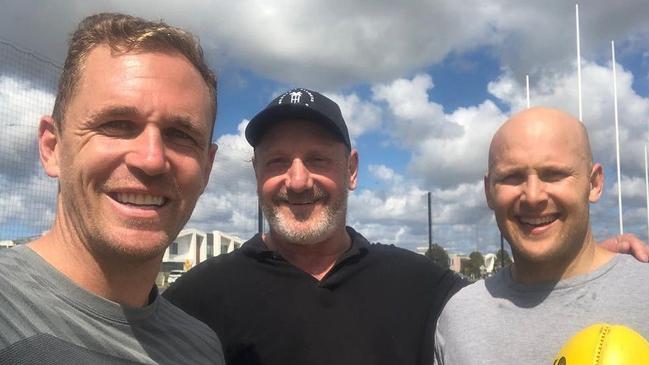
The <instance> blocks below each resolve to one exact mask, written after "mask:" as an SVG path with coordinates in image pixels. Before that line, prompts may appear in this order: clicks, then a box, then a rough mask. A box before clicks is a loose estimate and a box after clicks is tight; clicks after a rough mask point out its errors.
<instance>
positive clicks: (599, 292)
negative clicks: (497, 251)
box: [435, 255, 649, 365]
mask: <svg viewBox="0 0 649 365" xmlns="http://www.w3.org/2000/svg"><path fill="white" fill-rule="evenodd" d="M648 310H649V264H644V263H640V262H638V261H636V260H635V259H634V258H633V257H632V256H629V255H616V256H615V257H613V258H612V259H611V260H610V261H609V262H608V263H606V264H605V265H603V266H602V267H600V268H598V269H597V270H595V271H593V272H591V273H588V274H584V275H580V276H576V277H573V278H570V279H566V280H562V281H560V282H558V283H556V284H552V285H522V284H518V283H515V282H513V281H512V278H511V272H510V271H509V269H504V270H501V271H500V272H498V273H497V274H496V275H495V276H493V277H491V278H488V279H486V280H481V281H478V282H476V283H474V284H472V285H469V286H467V287H466V288H464V289H462V290H460V291H459V292H458V293H457V294H455V296H453V297H452V298H451V299H450V300H449V302H448V303H447V304H446V306H445V307H444V310H443V311H442V314H441V315H440V318H439V320H438V325H437V330H436V333H435V363H437V364H450V365H464V364H481V365H482V364H498V365H508V364H511V365H514V364H515V365H519V364H529V365H534V364H552V361H553V359H554V356H555V355H556V354H557V353H558V352H559V350H560V349H561V348H562V346H563V345H564V344H565V342H567V341H568V340H569V339H570V338H571V337H572V336H573V335H575V334H576V333H577V332H579V331H580V330H581V329H584V328H586V327H588V326H590V325H592V324H595V323H598V322H605V323H611V324H622V325H625V326H628V327H631V328H632V329H634V330H635V331H637V332H639V333H640V334H642V335H643V336H644V337H645V338H647V339H649V313H648V312H647V311H648Z"/></svg>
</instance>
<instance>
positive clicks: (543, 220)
mask: <svg viewBox="0 0 649 365" xmlns="http://www.w3.org/2000/svg"><path fill="white" fill-rule="evenodd" d="M555 219H556V217H555V216H546V217H538V218H533V217H521V218H520V221H521V222H523V223H525V224H529V225H532V226H542V225H544V224H548V223H552V222H553V221H554V220H555Z"/></svg>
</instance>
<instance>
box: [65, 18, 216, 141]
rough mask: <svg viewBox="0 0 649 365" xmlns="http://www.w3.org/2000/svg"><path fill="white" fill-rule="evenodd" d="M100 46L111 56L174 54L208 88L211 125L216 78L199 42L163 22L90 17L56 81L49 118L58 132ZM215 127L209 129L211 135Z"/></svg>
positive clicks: (76, 35) (81, 25)
mask: <svg viewBox="0 0 649 365" xmlns="http://www.w3.org/2000/svg"><path fill="white" fill-rule="evenodd" d="M100 45H107V46H109V47H110V48H111V49H112V50H113V52H117V53H126V52H130V51H153V52H155V51H162V52H165V51H176V52H179V53H180V54H182V55H183V56H185V57H186V58H187V59H188V60H189V62H191V63H192V65H194V67H196V70H198V72H199V73H200V74H201V76H202V77H203V80H204V81H205V84H206V85H207V87H208V89H209V93H210V97H211V98H212V100H214V103H212V121H214V119H215V118H216V85H217V82H216V76H215V75H214V73H213V72H212V71H211V70H210V68H209V67H208V66H207V63H206V62H205V59H204V56H203V49H202V48H201V46H200V44H199V42H198V39H196V38H195V37H194V36H193V35H192V34H191V33H189V32H187V31H185V30H182V29H180V28H177V27H172V26H169V25H167V24H165V23H164V22H162V21H160V22H152V21H148V20H145V19H142V18H138V17H134V16H130V15H125V14H119V13H100V14H95V15H91V16H89V17H87V18H85V19H83V20H82V21H81V23H79V27H78V28H77V30H76V31H75V32H74V33H73V34H72V37H71V38H70V47H69V49H68V55H67V57H66V59H65V64H64V65H63V71H62V72H61V78H60V79H59V87H58V92H57V94H56V100H55V102H54V111H53V112H52V117H53V118H54V121H55V123H56V126H57V128H59V129H60V128H61V127H62V124H63V123H62V122H63V119H64V116H65V111H66V108H67V106H68V104H69V103H70V100H71V99H72V97H73V96H74V93H75V91H76V89H77V87H78V84H79V80H80V78H81V72H82V70H83V67H84V62H85V60H86V58H87V57H88V54H89V53H90V51H92V50H93V49H94V48H95V47H97V46H100ZM213 131H214V127H213V126H212V132H213ZM210 141H211V137H210Z"/></svg>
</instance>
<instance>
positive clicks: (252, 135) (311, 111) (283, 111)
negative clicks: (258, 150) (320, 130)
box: [246, 88, 352, 148]
mask: <svg viewBox="0 0 649 365" xmlns="http://www.w3.org/2000/svg"><path fill="white" fill-rule="evenodd" d="M288 119H303V120H308V121H312V122H316V123H319V124H321V125H322V126H323V127H325V128H327V129H329V130H330V131H331V132H332V133H333V134H334V135H335V136H337V137H339V138H340V139H341V140H342V142H343V143H344V144H345V145H346V146H347V147H348V148H351V147H352V144H351V142H350V141H349V132H348V131H347V125H346V124H345V120H344V119H343V115H342V113H341V112H340V108H339V107H338V104H336V103H335V102H334V101H333V100H331V99H329V98H328V97H326V96H324V95H322V94H320V93H319V92H316V91H313V90H308V89H303V88H297V89H292V90H289V91H287V92H285V93H283V94H282V95H280V96H278V97H276V98H275V99H274V100H273V101H271V102H270V104H268V106H266V108H264V110H262V111H260V112H259V113H258V114H257V115H255V116H254V118H252V119H251V120H250V122H249V123H248V126H247V127H246V140H248V143H250V145H251V146H252V147H256V146H257V145H258V144H259V142H261V139H262V137H263V136H264V133H266V131H268V129H269V128H270V127H271V126H273V125H274V124H275V123H277V122H281V121H284V120H288Z"/></svg>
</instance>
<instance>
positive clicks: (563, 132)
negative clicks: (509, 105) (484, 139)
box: [489, 107, 593, 170]
mask: <svg viewBox="0 0 649 365" xmlns="http://www.w3.org/2000/svg"><path fill="white" fill-rule="evenodd" d="M543 141H552V142H554V144H561V145H563V146H565V147H567V148H568V149H569V150H570V151H571V153H572V154H574V156H575V157H577V158H578V159H579V160H582V161H583V162H585V166H586V167H587V168H590V167H591V166H592V163H593V162H592V161H593V157H592V153H591V149H590V142H589V140H588V132H587V131H586V127H585V126H584V125H583V123H581V122H580V121H579V120H577V119H576V118H575V117H573V116H571V115H570V114H567V113H565V112H563V111H561V110H558V109H550V108H543V107H535V108H531V109H526V110H524V111H522V112H520V113H518V114H515V115H514V116H512V117H511V118H510V119H509V120H507V121H506V122H505V123H504V124H503V125H502V126H501V127H500V128H499V129H498V131H496V134H495V135H494V137H493V139H492V140H491V145H490V146H489V170H491V169H492V168H493V166H494V164H495V163H496V161H497V160H498V159H501V158H502V157H503V156H502V154H503V153H506V150H507V149H508V148H510V147H511V146H512V145H516V144H519V145H520V144H523V145H525V144H534V143H542V142H543ZM549 152H550V151H548V153H549ZM541 153H542V152H541ZM539 157H541V156H539Z"/></svg>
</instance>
